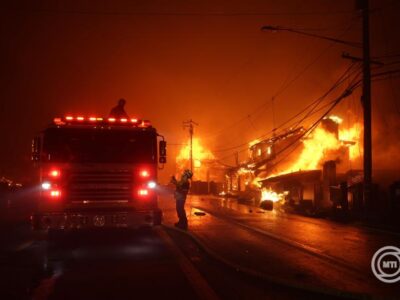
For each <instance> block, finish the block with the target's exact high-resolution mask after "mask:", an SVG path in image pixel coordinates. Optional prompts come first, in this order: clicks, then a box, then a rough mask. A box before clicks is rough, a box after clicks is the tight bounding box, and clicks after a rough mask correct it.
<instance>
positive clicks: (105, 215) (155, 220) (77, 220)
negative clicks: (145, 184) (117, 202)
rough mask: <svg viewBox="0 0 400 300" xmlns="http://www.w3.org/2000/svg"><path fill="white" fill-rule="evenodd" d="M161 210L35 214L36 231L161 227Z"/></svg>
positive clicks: (33, 218)
mask: <svg viewBox="0 0 400 300" xmlns="http://www.w3.org/2000/svg"><path fill="white" fill-rule="evenodd" d="M161 220H162V212H161V210H155V211H140V212H130V211H128V212H60V213H46V214H34V215H32V216H31V223H32V227H33V229H34V230H43V229H66V230H67V229H85V228H139V227H143V226H155V225H160V224H161Z"/></svg>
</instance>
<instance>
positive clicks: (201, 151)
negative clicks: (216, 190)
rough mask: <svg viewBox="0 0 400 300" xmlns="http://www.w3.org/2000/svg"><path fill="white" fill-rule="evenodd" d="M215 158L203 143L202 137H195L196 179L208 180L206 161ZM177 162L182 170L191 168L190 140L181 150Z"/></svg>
mask: <svg viewBox="0 0 400 300" xmlns="http://www.w3.org/2000/svg"><path fill="white" fill-rule="evenodd" d="M213 159H214V155H213V154H212V153H211V151H210V150H208V149H206V148H205V147H204V146H203V145H202V144H201V142H200V139H199V138H193V168H194V170H193V173H194V177H195V178H196V180H203V181H205V180H207V165H206V164H205V163H206V162H207V161H210V160H213ZM176 164H177V166H178V170H179V171H180V172H182V171H183V170H184V169H188V168H190V142H188V143H187V144H186V145H185V146H183V147H182V148H181V150H180V151H179V154H178V156H177V157H176Z"/></svg>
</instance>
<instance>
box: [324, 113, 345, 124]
mask: <svg viewBox="0 0 400 300" xmlns="http://www.w3.org/2000/svg"><path fill="white" fill-rule="evenodd" d="M326 119H330V120H332V121H333V122H335V123H336V124H342V123H343V119H342V118H341V117H338V116H334V115H331V116H329V117H326Z"/></svg>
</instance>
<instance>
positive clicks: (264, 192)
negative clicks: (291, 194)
mask: <svg viewBox="0 0 400 300" xmlns="http://www.w3.org/2000/svg"><path fill="white" fill-rule="evenodd" d="M284 197H285V193H277V192H274V191H273V190H272V189H267V188H263V189H261V201H265V200H269V201H272V202H278V201H281V200H283V199H284Z"/></svg>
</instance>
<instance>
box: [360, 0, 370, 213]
mask: <svg viewBox="0 0 400 300" xmlns="http://www.w3.org/2000/svg"><path fill="white" fill-rule="evenodd" d="M358 2H359V8H360V9H361V10H362V25H363V41H362V42H363V88H362V98H361V100H362V105H363V114H364V205H365V206H366V207H367V208H368V206H369V205H370V204H371V198H372V138H371V135H372V133H371V68H370V59H371V58H370V40H369V0H359V1H358Z"/></svg>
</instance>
